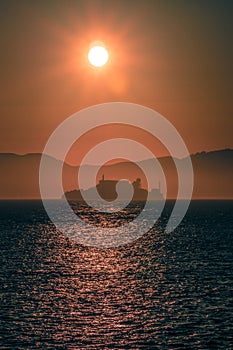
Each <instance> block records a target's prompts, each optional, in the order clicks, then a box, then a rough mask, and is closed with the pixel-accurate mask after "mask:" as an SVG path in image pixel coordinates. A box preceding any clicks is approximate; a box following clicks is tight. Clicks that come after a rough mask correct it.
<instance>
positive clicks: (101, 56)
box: [88, 46, 108, 67]
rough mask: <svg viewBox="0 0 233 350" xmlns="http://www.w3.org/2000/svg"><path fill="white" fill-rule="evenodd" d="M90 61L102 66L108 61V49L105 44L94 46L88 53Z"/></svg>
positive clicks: (96, 65) (94, 64)
mask: <svg viewBox="0 0 233 350" xmlns="http://www.w3.org/2000/svg"><path fill="white" fill-rule="evenodd" d="M88 60H89V62H90V63H91V64H92V65H93V66H95V67H102V66H104V65H105V64H106V63H107V61H108V51H107V50H106V49H105V47H103V46H93V47H92V48H91V49H90V51H89V53H88Z"/></svg>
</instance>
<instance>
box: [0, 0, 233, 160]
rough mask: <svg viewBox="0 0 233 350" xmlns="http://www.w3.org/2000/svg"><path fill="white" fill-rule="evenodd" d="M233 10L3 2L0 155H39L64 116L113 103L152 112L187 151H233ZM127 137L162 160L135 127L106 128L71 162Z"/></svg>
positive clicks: (223, 5) (223, 6)
mask: <svg viewBox="0 0 233 350" xmlns="http://www.w3.org/2000/svg"><path fill="white" fill-rule="evenodd" d="M232 10H233V5H232V2H231V1H222V2H217V1H212V2H208V4H207V2H206V1H204V2H200V1H192V0H190V1H188V2H187V1H176V0H174V1H166V2H162V1H98V0H96V1H77V0H76V1H69V0H68V1H56V2H55V1H51V2H48V3H46V2H40V1H30V2H28V1H25V0H23V1H20V2H19V1H10V2H8V1H2V2H1V4H0V33H1V34H0V35H1V41H0V45H1V56H0V76H1V81H0V84H1V94H0V115H1V144H0V152H14V153H20V154H22V153H29V152H42V150H43V147H44V145H45V143H46V141H47V139H48V137H49V135H50V134H51V133H52V132H53V130H54V129H55V128H56V127H57V126H58V124H59V123H61V122H62V121H63V120H64V119H66V118H67V117H68V116H69V115H71V114H73V113H75V112H77V111H79V110H80V109H81V108H84V107H87V106H90V105H93V104H97V103H103V102H111V101H127V102H133V103H139V104H143V105H145V106H148V107H151V108H153V109H155V110H157V111H158V112H159V113H161V114H162V115H164V116H165V117H166V118H167V119H169V120H170V121H171V122H172V123H173V125H174V126H175V127H176V128H177V130H178V131H179V132H180V134H181V135H182V137H183V138H184V140H185V142H186V144H187V146H188V148H189V151H190V152H191V153H195V152H198V151H202V150H211V149H220V148H232V147H233V143H232V126H233V125H232V123H233V122H232V121H233V118H232V112H233V107H232V71H233V69H232V61H233V57H232V56H233V55H232V53H233V51H232V43H231V37H232V24H231V23H232V18H231V17H232V15H231V14H232ZM95 40H101V41H103V42H104V43H105V45H106V47H107V48H108V50H109V55H110V60H109V63H108V64H107V65H106V66H105V67H104V68H102V69H94V68H93V67H91V66H90V64H89V63H88V61H87V52H88V49H89V46H90V44H91V42H93V41H95ZM123 134H124V136H127V135H130V136H131V137H132V138H135V139H137V140H139V141H140V140H144V141H145V142H146V144H145V145H147V146H148V147H151V148H152V149H153V150H154V152H155V153H156V155H158V156H160V155H165V154H166V149H165V148H164V147H162V145H160V144H159V143H158V142H157V141H156V140H152V139H150V138H148V137H145V135H144V134H143V133H140V132H138V131H135V130H133V129H132V128H131V129H130V128H128V130H127V128H126V129H124V130H123V129H122V128H114V129H112V130H110V129H109V128H105V129H103V130H102V131H101V130H97V131H96V132H95V133H93V132H92V133H90V135H89V136H88V135H87V136H86V137H83V139H82V140H80V143H79V145H78V144H77V145H76V146H75V147H73V150H72V151H71V152H70V155H69V157H68V161H69V162H70V163H75V162H76V161H78V159H79V158H80V157H81V156H82V153H85V149H87V148H88V147H90V146H91V145H92V144H93V143H94V142H95V141H96V142H97V141H98V142H99V141H101V137H102V138H103V139H106V138H108V137H113V136H121V137H122V135H123ZM80 150H81V151H80Z"/></svg>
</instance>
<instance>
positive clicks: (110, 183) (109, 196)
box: [65, 175, 163, 201]
mask: <svg viewBox="0 0 233 350" xmlns="http://www.w3.org/2000/svg"><path fill="white" fill-rule="evenodd" d="M117 183H118V180H105V178H104V175H102V178H101V180H99V183H98V184H97V185H96V188H97V191H98V193H99V195H100V196H101V197H102V198H103V199H105V200H107V201H112V200H115V199H117V192H116V185H117ZM121 184H122V185H123V186H125V189H126V192H127V186H129V182H128V181H127V180H124V181H121ZM132 185H133V189H134V192H133V198H132V200H133V201H146V200H147V198H148V199H149V200H162V199H163V195H162V193H161V188H160V184H159V187H158V188H153V189H152V190H151V191H149V192H148V191H147V190H146V189H144V188H142V187H141V179H140V178H137V179H136V180H135V181H133V182H132ZM83 192H85V196H86V197H87V198H89V199H95V188H93V187H92V188H89V189H87V190H85V191H83ZM65 197H66V198H67V200H70V201H82V200H83V198H82V195H81V191H80V190H74V191H70V192H66V193H65Z"/></svg>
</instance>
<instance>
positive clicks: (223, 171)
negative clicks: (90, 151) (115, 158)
mask: <svg viewBox="0 0 233 350" xmlns="http://www.w3.org/2000/svg"><path fill="white" fill-rule="evenodd" d="M46 157H48V160H49V161H50V162H51V164H53V165H54V166H57V165H58V164H61V162H62V161H61V160H59V159H55V158H53V157H51V156H49V155H47V156H46ZM40 159H41V154H40V153H27V154H23V155H18V154H15V153H0V164H1V181H0V199H39V198H40V193H39V164H40ZM158 160H159V161H160V163H161V166H162V167H163V169H164V173H165V176H166V179H167V183H168V196H167V197H168V198H176V193H177V173H176V168H175V165H174V161H173V160H172V158H171V157H170V156H164V157H159V158H158ZM191 160H192V163H193V168H194V193H193V199H220V198H221V199H233V183H232V178H233V149H223V150H213V151H209V152H205V151H203V152H198V153H195V154H191ZM177 161H178V162H181V165H183V166H185V158H183V159H177ZM144 162H148V164H149V165H150V162H151V159H146V160H142V161H139V162H138V163H139V164H143V163H144ZM85 166H86V167H87V169H90V171H91V170H92V169H94V167H96V166H95V165H85ZM78 169H79V166H73V165H69V164H67V163H64V165H63V178H64V190H65V191H71V190H74V189H77V188H78V186H77V172H78ZM102 173H104V174H105V177H106V178H107V179H113V180H119V179H121V178H126V179H128V180H129V181H133V180H134V179H135V178H136V177H140V178H142V184H143V187H145V183H146V180H145V176H143V174H142V172H140V170H139V169H138V167H137V166H135V164H133V163H131V162H128V161H124V162H123V161H120V162H117V163H113V164H110V165H105V166H103V167H102V168H101V171H100V172H99V177H100V176H101V174H102ZM159 180H160V179H158V181H159Z"/></svg>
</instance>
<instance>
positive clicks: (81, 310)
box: [0, 201, 233, 350]
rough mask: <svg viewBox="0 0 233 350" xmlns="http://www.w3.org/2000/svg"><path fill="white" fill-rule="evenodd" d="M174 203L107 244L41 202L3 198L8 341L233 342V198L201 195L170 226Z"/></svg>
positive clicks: (83, 344)
mask: <svg viewBox="0 0 233 350" xmlns="http://www.w3.org/2000/svg"><path fill="white" fill-rule="evenodd" d="M171 205H172V203H171V202H169V203H167V206H166V208H165V210H164V212H163V215H162V219H161V220H159V221H158V222H157V224H156V225H155V227H154V228H153V229H152V230H151V231H150V232H149V233H148V234H146V235H144V236H143V237H141V238H140V239H138V240H137V241H136V242H134V243H130V244H128V245H125V246H121V247H117V248H109V249H99V248H92V247H85V246H81V245H78V244H77V243H75V242H73V241H71V240H69V239H68V238H67V237H66V236H64V235H63V234H61V233H60V232H58V231H57V230H56V229H55V227H54V226H53V224H52V223H51V222H50V220H49V219H48V217H47V215H46V213H45V210H44V209H43V206H42V203H41V202H40V201H1V202H0V218H1V221H0V222H1V224H0V241H1V253H0V266H1V272H0V303H1V310H0V316H1V324H0V348H1V349H202V350H204V349H224V350H226V349H233V259H232V258H233V201H193V202H192V203H191V206H190V208H189V210H188V213H187V215H186V217H185V219H184V220H183V222H182V223H181V224H180V226H179V227H178V228H176V230H175V231H174V232H172V233H165V232H164V227H165V223H166V220H167V219H168V216H169V213H170V210H171ZM86 215H88V213H86ZM119 220H122V218H120V219H119Z"/></svg>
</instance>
